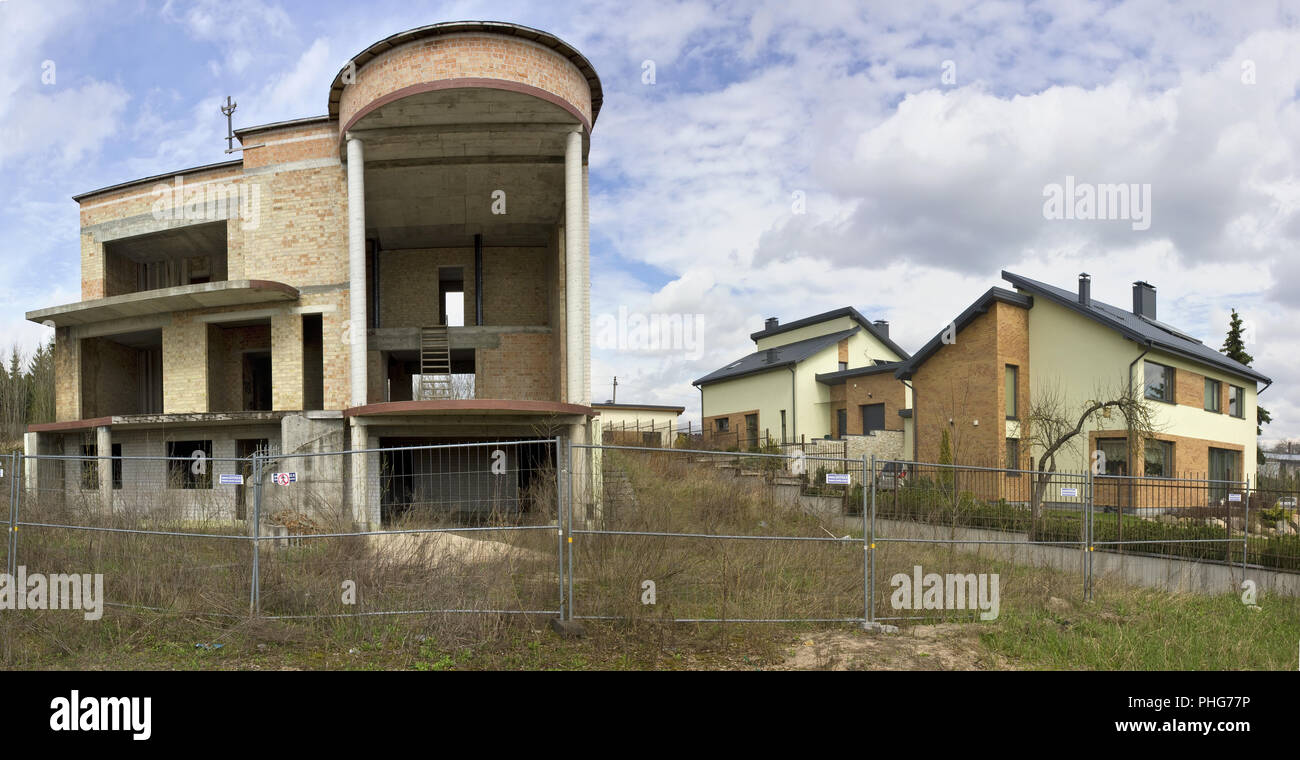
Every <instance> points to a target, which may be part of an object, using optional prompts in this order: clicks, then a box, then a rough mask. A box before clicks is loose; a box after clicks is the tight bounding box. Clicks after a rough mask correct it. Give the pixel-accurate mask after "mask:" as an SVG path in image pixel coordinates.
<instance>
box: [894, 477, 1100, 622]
mask: <svg viewBox="0 0 1300 760" xmlns="http://www.w3.org/2000/svg"><path fill="white" fill-rule="evenodd" d="M873 472H874V477H873V478H872V484H873V488H872V489H871V494H870V496H871V504H872V520H871V531H872V533H871V535H872V542H873V544H874V546H875V550H874V554H875V557H874V560H875V562H874V569H873V578H872V602H873V604H872V613H873V615H874V617H875V619H877V620H882V621H898V620H920V619H973V618H976V617H980V618H982V619H993V618H996V617H997V616H998V615H999V614H1001V608H1002V607H1003V606H1005V605H1006V604H1008V603H1010V604H1012V605H1013V607H1014V608H1017V609H1029V608H1034V609H1041V608H1043V607H1044V606H1046V605H1047V603H1048V602H1049V601H1050V600H1051V599H1052V598H1053V597H1055V598H1058V599H1061V600H1071V601H1082V599H1083V597H1084V595H1085V589H1086V566H1085V552H1084V548H1085V546H1086V538H1087V522H1086V516H1087V504H1088V478H1087V475H1086V474H1080V473H1067V472H1034V471H1029V470H1015V469H994V468H986V467H967V466H956V465H942V464H927V463H917V462H905V461H894V460H875V462H874V464H873Z"/></svg>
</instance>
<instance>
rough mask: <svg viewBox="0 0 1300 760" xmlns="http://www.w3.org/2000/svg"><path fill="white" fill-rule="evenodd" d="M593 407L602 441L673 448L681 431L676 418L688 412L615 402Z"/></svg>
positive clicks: (678, 409)
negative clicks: (598, 421) (598, 417)
mask: <svg viewBox="0 0 1300 760" xmlns="http://www.w3.org/2000/svg"><path fill="white" fill-rule="evenodd" d="M591 406H592V408H593V409H594V410H596V412H597V413H599V414H600V430H601V433H602V435H601V439H602V441H603V442H604V443H609V444H616V445H622V446H663V447H671V446H672V445H673V441H674V440H675V439H676V437H677V433H678V432H679V431H680V430H681V426H680V425H679V424H678V422H677V418H678V417H680V416H681V414H682V412H685V411H686V407H684V406H662V405H656V404H615V403H614V402H612V401H607V402H605V403H603V404H592V405H591Z"/></svg>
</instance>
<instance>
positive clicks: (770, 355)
mask: <svg viewBox="0 0 1300 760" xmlns="http://www.w3.org/2000/svg"><path fill="white" fill-rule="evenodd" d="M766 353H767V358H766V359H765V361H766V362H767V363H768V364H773V363H775V362H776V349H775V348H769V349H767V352H766Z"/></svg>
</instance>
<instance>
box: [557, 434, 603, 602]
mask: <svg viewBox="0 0 1300 760" xmlns="http://www.w3.org/2000/svg"><path fill="white" fill-rule="evenodd" d="M604 466H605V463H604V461H603V460H602V461H601V467H602V468H604ZM564 480H565V483H566V484H567V487H566V489H565V490H566V491H568V494H569V495H568V498H567V499H565V504H566V507H565V521H566V524H567V525H568V527H567V528H565V531H564V534H565V544H567V545H568V547H569V552H568V555H569V556H568V560H569V566H568V568H567V570H566V572H565V576H566V578H567V581H568V584H569V597H568V599H569V614H568V616H567V618H566V619H567V620H572V619H573V438H571V437H569V436H565V439H564ZM602 480H603V477H602Z"/></svg>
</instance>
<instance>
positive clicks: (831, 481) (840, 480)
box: [826, 472, 849, 486]
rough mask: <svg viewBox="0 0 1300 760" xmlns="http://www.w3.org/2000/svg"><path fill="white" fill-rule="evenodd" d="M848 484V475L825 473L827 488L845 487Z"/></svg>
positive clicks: (845, 473) (844, 473)
mask: <svg viewBox="0 0 1300 760" xmlns="http://www.w3.org/2000/svg"><path fill="white" fill-rule="evenodd" d="M848 484H849V474H848V473H847V472H828V473H826V485H828V486H847V485H848Z"/></svg>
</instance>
